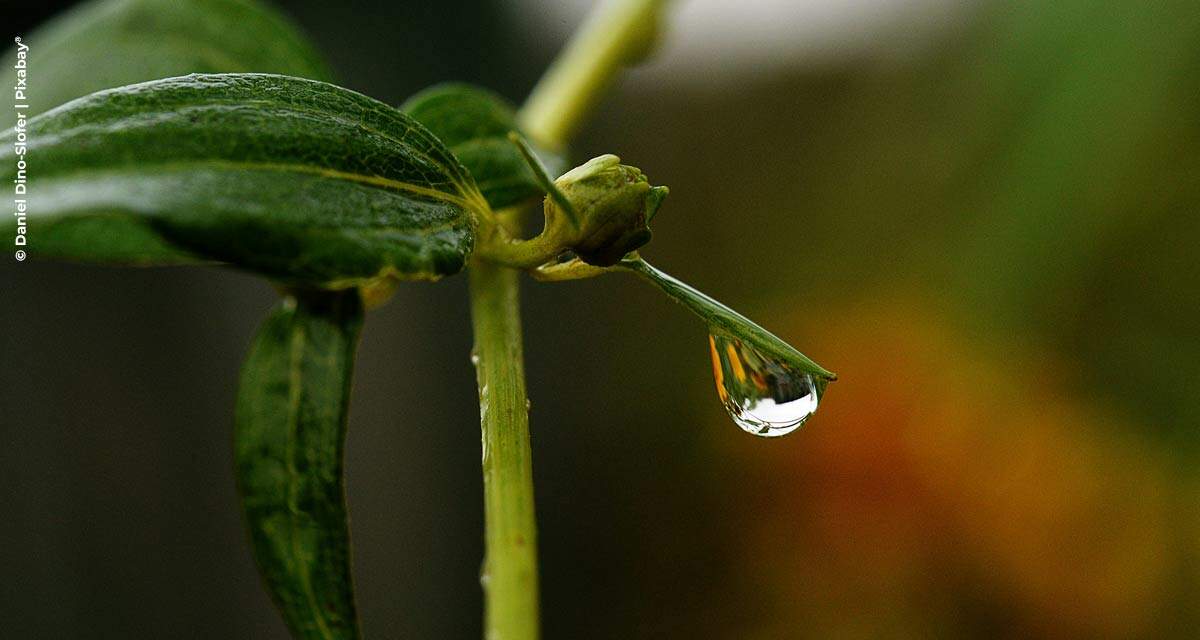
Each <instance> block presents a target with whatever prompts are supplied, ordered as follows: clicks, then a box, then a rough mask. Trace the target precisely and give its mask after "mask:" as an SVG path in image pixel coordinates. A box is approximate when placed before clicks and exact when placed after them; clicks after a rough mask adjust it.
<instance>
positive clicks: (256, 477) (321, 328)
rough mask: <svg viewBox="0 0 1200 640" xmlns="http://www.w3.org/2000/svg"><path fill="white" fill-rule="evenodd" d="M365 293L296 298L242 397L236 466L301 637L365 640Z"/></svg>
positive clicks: (256, 544)
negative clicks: (350, 427)
mask: <svg viewBox="0 0 1200 640" xmlns="http://www.w3.org/2000/svg"><path fill="white" fill-rule="evenodd" d="M361 326H362V303H361V302H360V300H359V297H358V293H357V292H353V291H350V292H317V293H307V294H302V295H298V296H295V297H288V298H286V299H285V300H284V301H283V302H282V303H281V304H280V305H279V306H278V307H277V308H276V309H275V310H274V311H273V312H272V313H271V316H270V317H269V318H267V321H266V322H265V323H264V324H263V326H262V328H261V329H259V332H258V335H257V336H256V337H255V338H254V343H253V344H252V345H251V347H250V353H249V355H248V356H247V357H246V362H245V364H244V365H243V367H242V378H241V384H240V385H239V388H238V398H237V414H236V420H235V422H236V424H235V437H234V462H235V467H236V472H237V482H238V490H239V492H240V493H241V501H242V509H243V511H244V513H245V517H246V522H247V524H248V526H249V529H250V540H251V543H252V544H253V549H254V558H255V560H256V561H257V562H258V567H259V570H260V571H261V572H262V575H263V578H264V580H265V581H266V583H267V587H268V588H269V590H270V592H271V596H272V598H273V599H274V601H275V603H276V605H278V607H279V609H280V611H281V612H282V613H283V618H284V620H285V621H286V622H287V625H288V627H289V628H290V629H291V630H292V634H293V635H294V636H295V637H296V638H306V639H307V638H313V639H317V638H319V639H321V640H331V639H334V638H337V639H350V638H358V637H359V631H358V619H357V615H356V612H355V605H354V592H353V586H352V583H351V578H350V566H351V563H350V531H349V525H348V522H347V514H346V501H345V488H344V486H343V482H342V458H343V446H344V442H345V437H346V409H347V406H348V404H349V400H350V378H351V373H352V372H353V369H354V351H355V348H356V345H357V343H358V335H359V329H360V327H361Z"/></svg>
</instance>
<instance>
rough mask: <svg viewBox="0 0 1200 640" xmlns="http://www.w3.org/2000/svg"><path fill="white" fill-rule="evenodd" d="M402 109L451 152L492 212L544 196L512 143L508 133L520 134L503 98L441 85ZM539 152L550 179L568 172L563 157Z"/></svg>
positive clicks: (466, 87) (535, 177) (425, 92)
mask: <svg viewBox="0 0 1200 640" xmlns="http://www.w3.org/2000/svg"><path fill="white" fill-rule="evenodd" d="M400 109H401V110H402V111H404V112H405V113H407V114H408V115H410V116H412V118H413V119H414V120H416V121H417V122H420V123H421V124H423V125H425V127H426V128H428V129H429V130H430V131H432V132H433V133H434V135H436V136H437V137H438V138H439V139H440V140H441V141H442V142H444V143H446V146H448V147H450V150H451V151H453V152H454V155H455V156H457V157H458V159H459V160H460V161H462V163H463V165H464V166H466V167H467V169H468V170H469V171H470V172H471V175H472V176H474V177H475V182H476V183H477V184H478V185H479V190H480V191H481V192H482V193H483V195H484V197H485V198H487V201H488V204H490V205H491V206H492V208H493V209H501V208H503V207H507V206H511V205H514V204H518V203H520V202H523V201H527V200H530V199H534V198H541V197H543V196H545V195H546V192H545V190H544V189H543V187H542V185H541V183H540V182H539V181H538V178H537V176H536V175H535V174H534V173H533V171H532V170H531V169H530V168H529V164H528V163H527V162H526V161H525V158H524V157H523V156H522V155H521V151H520V149H519V148H517V146H516V145H514V144H513V143H512V141H510V140H509V139H508V134H509V132H512V131H518V132H519V129H518V128H517V117H516V111H515V110H514V109H513V108H512V106H511V105H510V104H508V102H506V101H505V100H504V98H501V97H500V96H498V95H496V94H494V93H492V92H490V91H487V90H485V89H480V88H479V87H473V86H471V85H465V84H440V85H436V86H433V87H430V88H428V89H426V90H424V91H422V92H420V93H418V94H417V95H415V96H413V97H411V98H409V99H408V101H406V102H405V103H404V104H403V105H402V106H401V107H400ZM536 151H537V155H538V158H539V159H541V161H542V162H543V163H544V164H545V165H546V167H547V169H548V170H549V171H550V172H551V174H552V175H558V174H559V173H562V172H563V171H565V170H566V169H567V166H566V161H565V160H564V159H563V158H562V157H561V156H560V155H556V154H554V153H551V152H549V151H546V150H544V149H536Z"/></svg>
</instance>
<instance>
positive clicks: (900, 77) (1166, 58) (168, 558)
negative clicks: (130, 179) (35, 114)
mask: <svg viewBox="0 0 1200 640" xmlns="http://www.w3.org/2000/svg"><path fill="white" fill-rule="evenodd" d="M70 4H71V3H69V2H44V3H39V4H37V5H36V6H33V7H30V6H29V5H28V4H27V3H21V4H20V6H19V7H18V5H17V4H11V5H10V4H9V3H8V2H7V0H6V2H5V4H4V5H2V6H0V8H2V9H3V11H2V15H4V20H3V21H4V24H5V25H6V27H7V28H6V29H5V31H6V32H12V33H6V34H5V37H11V35H13V34H27V33H28V32H29V31H31V30H32V28H33V27H34V26H35V25H37V24H39V23H41V22H42V21H43V20H44V19H45V18H46V17H48V16H50V15H52V14H54V13H56V12H58V11H59V10H61V9H62V8H63V7H66V6H68V5H70ZM279 4H280V6H281V7H282V8H283V9H284V10H286V11H287V12H288V13H289V14H290V15H292V16H293V17H294V18H295V19H296V21H297V22H298V23H299V24H300V25H302V27H303V29H304V30H305V31H306V32H307V33H308V34H309V35H310V36H311V37H312V39H313V40H314V41H315V42H316V43H317V44H318V45H319V47H320V48H321V49H322V51H323V52H324V53H325V54H326V55H327V57H328V59H329V60H330V61H331V63H332V65H333V67H334V68H335V70H336V73H337V76H338V78H339V79H340V81H341V83H342V84H344V85H346V86H349V87H351V88H353V89H357V90H359V91H362V92H364V93H367V94H370V95H372V96H374V97H377V98H380V99H382V100H385V101H387V102H390V103H392V104H399V103H400V102H401V101H402V100H403V99H404V98H405V97H407V96H408V95H410V94H412V93H414V92H415V91H417V90H419V89H421V88H423V87H425V86H427V85H429V84H432V83H434V82H437V81H442V80H461V81H467V82H473V83H478V84H481V85H485V86H487V87H489V88H491V89H494V90H496V91H498V92H500V93H501V94H503V95H505V96H507V97H508V98H510V99H512V100H513V101H514V102H519V101H520V100H521V99H522V98H523V97H524V96H525V95H526V93H527V92H528V91H529V89H530V88H531V87H532V85H533V83H534V82H535V81H536V79H537V78H538V76H539V75H540V73H541V71H542V70H543V69H544V68H545V66H546V65H547V64H548V63H549V62H550V60H551V59H552V58H553V56H554V54H555V53H556V52H557V50H558V49H559V48H560V47H561V45H562V44H563V42H564V41H565V39H566V37H567V36H568V34H569V33H570V31H571V30H572V29H573V28H574V27H575V26H576V25H577V24H578V22H579V21H580V19H581V17H582V16H583V14H584V12H585V11H586V9H587V7H588V6H589V5H590V4H591V3H590V2H583V1H575V2H550V1H548V0H543V1H538V0H521V1H519V2H516V1H511V0H510V1H507V2H505V1H502V0H452V1H447V0H443V1H441V2H436V3H435V2H370V1H367V0H350V1H347V2H340V3H328V2H319V1H318V0H289V1H286V2H280V3H279ZM670 26H671V28H670V31H669V32H668V34H667V36H666V38H665V40H664V41H663V44H662V48H661V51H660V55H659V56H658V57H657V58H655V59H653V60H651V61H650V62H649V63H647V64H646V65H645V66H643V67H641V68H639V69H637V70H635V71H632V72H631V73H629V74H628V76H627V77H626V78H625V79H624V80H623V81H622V82H621V83H620V85H619V86H617V87H616V88H615V90H614V91H613V93H612V95H611V97H610V99H608V100H606V101H605V102H604V104H603V105H602V106H601V107H600V108H599V109H598V111H597V113H596V117H595V118H594V120H593V121H592V122H591V124H589V125H588V127H587V129H586V131H585V132H584V134H583V135H582V136H581V137H580V138H579V140H578V143H577V144H576V145H575V146H574V148H573V154H574V158H575V159H576V160H577V161H582V160H584V159H586V158H588V157H591V156H593V155H598V154H600V153H605V152H612V153H617V154H619V155H620V156H621V157H622V158H623V159H624V160H625V161H626V162H629V163H632V164H635V165H637V166H639V167H641V168H642V169H643V170H645V171H646V172H647V173H648V174H649V175H650V176H651V177H652V179H653V181H654V182H655V183H659V184H667V185H670V187H671V198H670V199H669V200H668V202H667V204H666V205H665V207H664V208H663V210H662V211H661V213H660V215H659V216H658V217H657V218H656V220H655V240H654V242H653V243H652V244H651V245H650V246H649V247H648V248H647V249H646V250H645V251H644V254H645V255H646V256H647V257H648V258H649V259H651V260H652V261H653V262H655V263H656V264H658V265H659V266H660V267H662V268H664V269H665V270H667V271H669V272H671V273H673V274H676V275H678V276H680V277H682V278H684V279H685V280H687V281H689V282H691V283H693V284H695V285H696V286H698V287H699V288H701V289H702V290H704V291H707V292H708V293H710V294H712V295H713V296H715V297H716V298H718V299H720V300H722V301H724V302H726V303H728V304H730V305H731V306H733V307H735V308H737V309H739V310H741V311H742V312H744V313H746V315H748V316H749V317H751V318H754V319H756V320H758V321H759V322H761V323H762V324H764V325H765V326H766V327H768V328H769V329H772V330H773V331H775V332H776V333H778V334H779V335H780V336H781V337H783V338H785V339H787V340H788V341H789V342H791V343H792V344H794V345H796V346H797V347H798V348H799V349H800V350H802V351H804V352H805V353H807V354H808V355H810V356H812V357H813V358H814V359H816V360H817V361H818V362H821V363H822V364H824V365H825V366H827V367H829V368H831V369H833V370H835V371H837V372H838V373H839V375H840V380H839V381H838V382H836V383H835V384H833V385H831V386H830V388H829V390H828V392H827V394H826V395H825V400H824V403H823V405H822V407H821V409H820V411H819V412H818V413H817V414H816V416H815V417H814V418H813V419H812V420H810V421H809V423H808V424H807V425H806V426H805V427H804V429H802V430H801V431H799V432H797V433H796V434H793V435H791V436H789V437H787V438H784V439H782V440H764V439H758V438H753V437H751V436H749V435H746V434H745V433H743V432H742V431H740V430H739V429H738V428H737V427H735V426H734V425H733V424H732V423H731V422H730V421H729V419H728V418H727V417H726V416H725V413H724V411H723V410H722V408H721V405H720V403H719V401H718V400H717V397H716V394H715V392H714V390H713V388H712V385H713V383H712V380H711V374H710V365H709V362H708V354H707V346H706V340H705V332H704V329H703V327H702V326H701V325H700V324H699V323H698V322H696V321H695V320H694V319H693V318H692V317H691V316H690V315H689V314H688V313H687V312H686V311H684V310H683V309H682V308H680V307H677V306H675V305H673V304H672V303H671V302H669V301H668V300H666V299H665V298H663V297H662V296H661V295H659V294H658V293H656V292H655V291H653V290H651V289H649V288H647V287H644V286H642V285H641V284H639V283H637V282H635V281H634V280H632V279H620V278H619V277H616V276H614V277H612V278H609V279H597V280H592V281H584V282H577V283H566V284H554V285H551V284H537V283H533V282H527V283H526V284H525V286H524V292H525V301H524V303H525V331H526V352H527V357H528V369H529V386H530V395H531V397H532V421H533V446H534V468H535V476H536V481H537V500H538V504H537V507H538V514H539V518H540V533H541V545H542V548H541V561H542V585H543V596H542V599H543V609H544V626H545V636H546V637H547V638H580V639H601V638H729V639H734V638H736V639H778V638H827V637H838V638H880V637H885V638H909V637H912V638H918V637H919V638H931V637H933V638H963V637H971V638H976V637H984V638H1016V637H1056V638H1059V637H1088V638H1095V637H1106V638H1161V637H1178V638H1183V637H1194V635H1193V634H1194V633H1195V630H1196V628H1197V626H1198V625H1200V506H1198V505H1200V482H1198V480H1200V477H1198V473H1197V471H1196V464H1195V463H1196V461H1197V459H1198V454H1200V429H1198V427H1200V393H1197V389H1198V388H1200V364H1198V363H1200V322H1198V319H1200V260H1198V259H1197V257H1196V255H1195V252H1196V249H1197V247H1198V246H1200V210H1198V205H1200V118H1198V116H1200V109H1198V106H1197V96H1200V75H1198V74H1197V73H1196V69H1197V65H1198V64H1200V7H1197V6H1196V4H1195V2H1194V0H1162V1H1160V2H1153V3H1140V2H1129V1H1127V0H1060V1H1058V2H1035V1H1024V2H1008V1H994V2H983V1H979V2H966V1H964V0H837V1H829V0H825V1H817V0H741V1H740V2H737V3H727V2H722V1H720V0H692V1H691V2H686V1H681V2H679V3H678V4H677V6H676V8H675V11H674V18H673V19H672V20H671V21H670ZM6 42H10V41H6ZM33 46H34V47H35V49H36V46H37V45H36V41H35V42H34V43H33ZM35 55H36V54H35ZM34 64H36V58H34ZM80 64H81V65H83V64H94V65H102V64H103V60H81V61H80ZM464 280H465V279H464V278H461V277H460V278H453V279H448V280H446V281H444V282H441V283H438V284H435V285H429V284H411V285H406V286H403V287H402V288H401V289H400V291H399V293H398V294H397V296H396V298H395V299H394V300H393V301H392V302H391V303H389V304H388V305H387V306H385V307H383V308H381V309H379V310H377V311H375V312H373V313H372V315H371V316H370V318H369V320H368V322H367V325H366V330H365V335H364V340H363V344H362V347H361V350H360V357H359V363H358V368H357V373H356V381H355V394H356V395H355V397H354V403H353V406H352V410H351V418H350V421H351V430H350V435H349V441H348V460H347V467H348V484H349V499H350V507H351V511H352V516H353V523H352V524H353V533H354V541H355V544H356V547H355V552H356V556H355V569H356V571H357V581H358V587H359V597H360V610H361V613H362V616H363V619H364V625H365V634H366V636H367V637H373V638H439V639H441V638H478V637H480V635H481V606H482V599H481V593H480V590H479V585H478V573H479V565H480V560H481V559H482V554H483V544H482V525H483V522H482V520H483V518H482V492H481V485H480V476H479V455H480V454H479V432H478V406H477V404H476V392H475V387H474V373H473V370H472V368H471V366H470V363H469V361H468V351H469V348H470V343H471V336H470V330H469V317H468V314H467V305H466V297H465V281H464ZM0 290H2V291H3V295H2V300H3V302H2V304H0V364H2V367H0V620H3V621H4V622H3V625H4V629H5V631H4V633H3V635H5V636H6V637H13V638H179V639H187V638H280V639H282V638H285V637H286V632H285V630H284V628H283V626H282V623H280V622H279V620H278V619H277V616H276V614H275V613H274V611H273V610H272V608H271V605H270V602H269V600H268V598H267V596H266V594H265V592H264V591H263V590H262V589H261V588H260V586H259V584H258V579H257V576H256V574H255V572H254V569H253V565H252V562H251V559H250V555H249V550H248V545H247V542H246V540H245V536H244V533H243V530H242V526H241V523H240V522H239V516H238V511H237V504H236V499H235V493H234V487H233V480H232V476H231V473H230V469H231V453H230V443H229V441H230V432H231V424H232V407H233V397H234V384H235V379H236V374H237V371H238V367H239V363H240V360H241V357H242V354H243V352H244V349H245V347H246V346H247V344H248V343H249V340H250V337H251V335H252V333H253V332H254V330H255V328H256V326H257V324H258V322H259V321H260V320H261V319H262V318H263V317H264V316H265V314H266V312H267V310H268V309H269V307H270V306H271V305H272V303H273V301H274V299H275V294H274V292H273V291H272V290H271V288H270V287H269V286H267V285H266V284H264V283H263V282H261V281H259V280H257V279H256V278H253V277H251V276H248V275H245V274H241V273H237V272H231V271H223V270H214V269H199V268H175V269H155V270H133V269H117V268H97V267H88V266H77V265H63V264H50V263H29V264H14V263H12V262H11V261H8V260H4V261H0Z"/></svg>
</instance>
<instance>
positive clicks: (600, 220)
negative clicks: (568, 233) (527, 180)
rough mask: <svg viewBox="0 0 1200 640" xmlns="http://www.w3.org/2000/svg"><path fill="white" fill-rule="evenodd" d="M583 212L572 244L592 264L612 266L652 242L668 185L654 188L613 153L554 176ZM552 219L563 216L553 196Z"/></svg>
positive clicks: (549, 200) (548, 207) (548, 211)
mask: <svg viewBox="0 0 1200 640" xmlns="http://www.w3.org/2000/svg"><path fill="white" fill-rule="evenodd" d="M554 184H555V186H557V187H558V189H559V190H560V191H561V192H562V193H563V195H564V196H566V198H567V200H568V201H570V202H571V204H572V205H573V206H574V208H575V212H576V213H577V214H578V216H579V219H578V225H579V226H578V228H577V229H576V230H575V233H574V234H573V236H574V237H573V241H572V243H571V249H572V250H574V251H575V253H576V254H577V255H578V256H579V257H580V258H581V259H583V261H584V262H587V263H588V264H593V265H597V266H608V265H611V264H614V263H616V262H617V261H618V260H620V259H621V258H622V257H623V256H624V255H625V254H627V253H629V252H630V251H633V250H634V249H637V248H638V247H641V246H642V245H644V244H646V243H647V242H649V241H650V227H649V226H647V225H648V224H649V222H650V219H651V218H653V217H654V214H655V213H656V212H657V211H658V207H659V206H660V205H661V204H662V201H663V199H664V198H666V197H667V188H666V187H652V186H650V182H649V181H648V180H647V179H646V176H645V175H644V174H643V173H642V172H641V170H640V169H638V168H637V167H631V166H629V165H624V164H621V159H620V158H618V157H617V156H614V155H611V154H608V155H603V156H599V157H596V158H592V159H591V160H589V161H587V162H586V163H584V164H582V165H580V166H578V167H575V168H574V169H572V170H570V171H568V172H567V173H564V174H563V175H562V176H560V177H559V178H558V179H557V180H555V181H554ZM545 207H546V218H547V220H548V221H554V220H555V219H556V218H558V217H560V216H562V215H563V214H562V212H561V211H559V210H558V204H557V203H555V202H554V200H553V198H547V199H546V204H545Z"/></svg>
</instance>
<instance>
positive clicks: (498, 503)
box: [470, 260, 538, 640]
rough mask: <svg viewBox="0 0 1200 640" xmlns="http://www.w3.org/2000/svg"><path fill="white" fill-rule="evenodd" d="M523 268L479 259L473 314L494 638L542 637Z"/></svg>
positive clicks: (486, 575) (486, 577)
mask: <svg viewBox="0 0 1200 640" xmlns="http://www.w3.org/2000/svg"><path fill="white" fill-rule="evenodd" d="M517 276H518V272H516V271H514V270H512V269H508V268H505V267H501V266H499V265H495V264H491V263H488V262H484V261H482V260H477V261H475V263H474V264H472V265H471V269H470V278H471V317H472V320H473V322H474V329H475V357H476V358H477V361H476V364H475V369H476V376H477V378H478V382H479V414H480V421H481V424H482V430H483V497H484V514H485V526H486V528H487V535H486V544H487V557H486V558H485V560H484V566H483V574H482V576H481V581H482V583H483V586H484V591H485V596H486V598H487V614H486V620H485V624H486V629H487V634H486V636H485V637H486V638H487V639H488V640H533V639H535V638H537V637H538V574H537V522H536V518H535V514H534V504H533V465H532V458H531V453H530V448H529V413H528V411H527V409H526V396H525V372H524V356H523V355H522V349H521V318H520V300H519V297H518V294H519V289H518V286H517Z"/></svg>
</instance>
